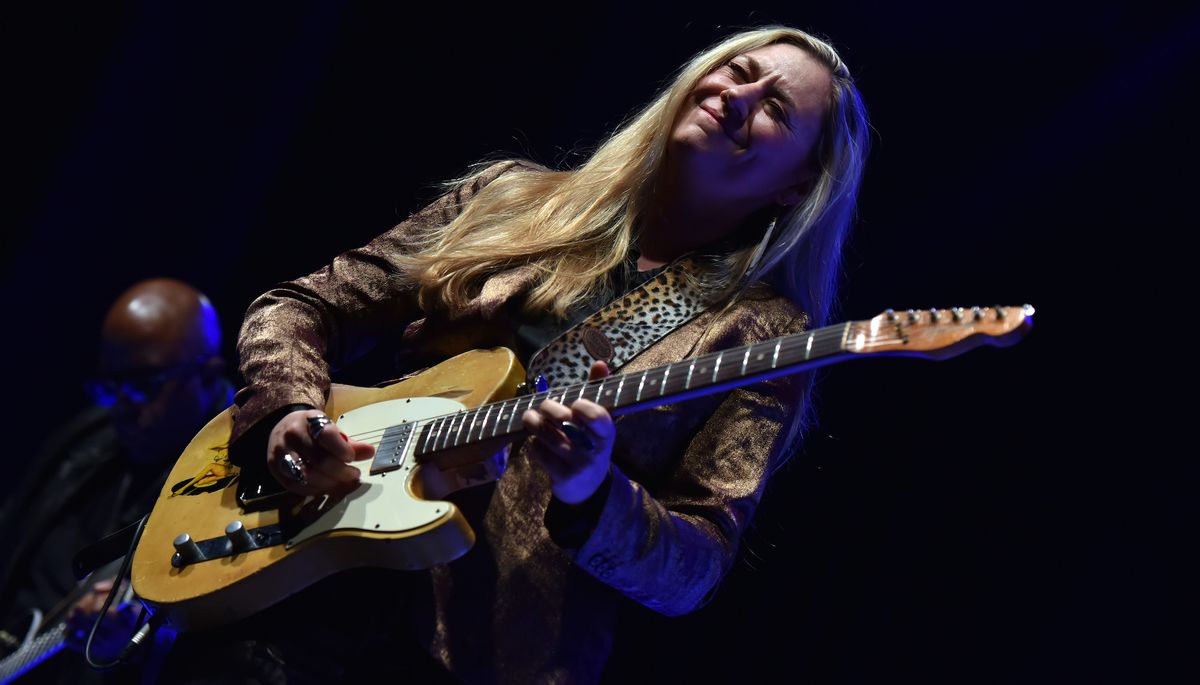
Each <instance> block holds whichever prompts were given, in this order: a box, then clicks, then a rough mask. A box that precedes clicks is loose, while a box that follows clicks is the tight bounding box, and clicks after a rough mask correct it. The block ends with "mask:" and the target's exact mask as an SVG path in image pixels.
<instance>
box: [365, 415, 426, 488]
mask: <svg viewBox="0 0 1200 685" xmlns="http://www.w3.org/2000/svg"><path fill="white" fill-rule="evenodd" d="M416 425H417V424H416V423H415V422H413V421H405V422H404V423H401V424H399V425H395V426H388V427H387V428H386V429H384V431H383V438H381V439H380V440H379V445H378V446H377V447H376V448H375V458H374V459H373V460H372V461H371V475H372V476H374V475H376V474H380V473H387V472H388V471H395V470H396V469H398V468H400V467H401V466H403V465H404V459H405V456H406V454H405V453H406V451H407V448H408V440H409V438H411V437H412V432H413V428H414V427H415V426H416Z"/></svg>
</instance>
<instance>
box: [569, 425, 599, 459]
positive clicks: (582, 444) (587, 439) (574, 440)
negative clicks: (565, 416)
mask: <svg viewBox="0 0 1200 685" xmlns="http://www.w3.org/2000/svg"><path fill="white" fill-rule="evenodd" d="M562 432H563V433H565V434H566V436H567V439H568V440H570V441H571V444H572V445H574V446H575V448H576V449H580V450H583V451H584V452H590V451H592V448H594V447H595V446H596V444H595V443H593V442H592V438H591V436H589V435H588V434H587V432H585V431H584V430H583V429H582V428H580V427H579V426H577V425H575V424H574V423H571V422H570V421H563V422H562Z"/></svg>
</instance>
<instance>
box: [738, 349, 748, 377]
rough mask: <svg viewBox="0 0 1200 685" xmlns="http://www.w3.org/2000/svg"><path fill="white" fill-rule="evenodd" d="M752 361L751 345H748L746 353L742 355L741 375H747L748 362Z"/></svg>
mask: <svg viewBox="0 0 1200 685" xmlns="http://www.w3.org/2000/svg"><path fill="white" fill-rule="evenodd" d="M748 361H750V345H747V346H746V354H744V355H742V372H741V374H740V375H742V376H745V375H746V362H748Z"/></svg>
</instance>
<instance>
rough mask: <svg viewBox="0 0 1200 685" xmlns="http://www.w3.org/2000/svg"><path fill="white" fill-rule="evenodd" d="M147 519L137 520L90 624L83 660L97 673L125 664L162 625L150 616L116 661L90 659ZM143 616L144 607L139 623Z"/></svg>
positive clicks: (147, 515) (155, 616) (154, 615)
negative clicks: (123, 557)
mask: <svg viewBox="0 0 1200 685" xmlns="http://www.w3.org/2000/svg"><path fill="white" fill-rule="evenodd" d="M148 518H150V514H146V515H145V516H143V517H142V518H141V519H139V520H138V522H137V529H136V530H134V532H133V540H132V541H131V542H130V543H129V552H128V553H126V554H125V560H124V561H123V562H121V570H120V571H118V572H117V577H116V580H114V581H113V589H112V591H111V592H109V593H108V597H106V598H105V600H104V606H103V607H102V608H101V609H100V614H99V615H98V616H96V621H95V623H93V624H92V629H91V631H90V632H89V633H88V638H87V644H86V645H85V646H84V648H83V658H84V659H85V660H86V661H87V663H88V666H91V667H92V668H94V669H96V670H98V671H107V670H110V669H112V668H116V667H117V666H119V665H121V664H122V663H125V661H126V660H128V658H129V656H130V655H131V654H133V651H134V650H135V649H137V648H138V647H139V646H140V645H141V644H142V643H143V642H144V641H145V640H146V638H147V637H148V636H150V635H151V634H153V633H154V631H155V630H157V629H158V626H159V624H160V623H162V619H161V618H159V617H158V615H156V614H151V615H150V618H149V619H148V620H147V621H146V622H145V623H143V624H142V625H141V626H139V627H138V629H137V630H136V631H135V632H134V633H133V635H131V636H130V638H129V642H128V643H127V644H126V645H125V647H124V648H123V649H122V650H121V653H120V654H119V655H117V658H116V659H114V660H112V661H109V662H107V663H100V662H97V661H96V660H95V659H93V658H92V642H93V641H94V640H95V638H96V631H97V630H99V628H100V623H101V622H103V621H104V617H105V616H107V615H108V608H109V607H110V606H112V601H113V599H114V598H115V597H116V596H117V592H116V590H117V588H118V587H119V586H120V582H121V580H122V579H124V578H125V576H126V575H127V574H128V573H129V566H130V564H131V563H132V562H133V551H134V549H136V548H137V543H138V541H139V540H141V538H142V530H143V529H144V528H145V527H146V519H148ZM145 615H146V607H145V605H143V606H142V611H141V613H140V614H139V615H138V621H141V620H142V618H143V617H144V616H145Z"/></svg>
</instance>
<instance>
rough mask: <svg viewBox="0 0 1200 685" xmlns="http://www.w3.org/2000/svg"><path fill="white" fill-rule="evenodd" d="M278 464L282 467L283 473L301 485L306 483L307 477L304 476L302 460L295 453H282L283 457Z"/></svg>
mask: <svg viewBox="0 0 1200 685" xmlns="http://www.w3.org/2000/svg"><path fill="white" fill-rule="evenodd" d="M279 466H280V468H281V469H283V475H285V476H287V477H288V478H291V479H292V480H294V481H296V482H297V483H299V484H301V485H308V479H307V478H305V477H304V462H303V460H301V459H300V458H299V457H297V456H296V455H294V454H292V453H291V452H288V453H287V454H285V455H283V459H281V460H280V461H279Z"/></svg>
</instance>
